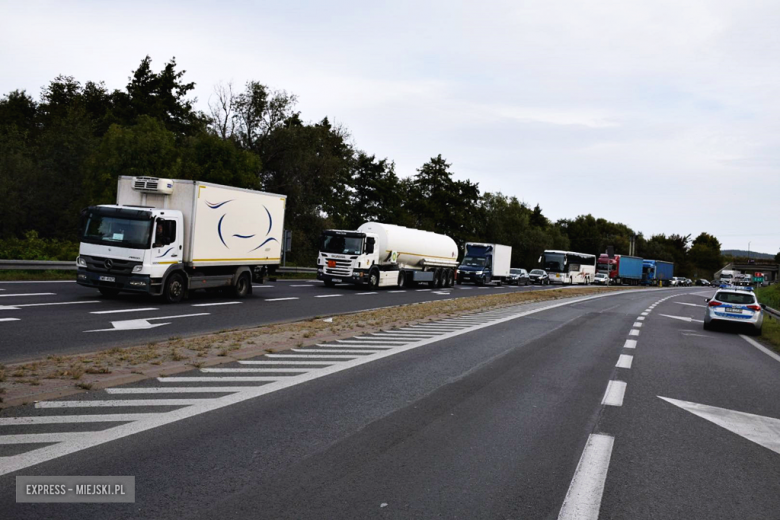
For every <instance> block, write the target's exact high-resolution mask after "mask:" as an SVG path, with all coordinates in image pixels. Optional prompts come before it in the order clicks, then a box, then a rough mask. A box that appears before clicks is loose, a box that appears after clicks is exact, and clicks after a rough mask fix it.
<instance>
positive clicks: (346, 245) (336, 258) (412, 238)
mask: <svg viewBox="0 0 780 520" xmlns="http://www.w3.org/2000/svg"><path fill="white" fill-rule="evenodd" d="M457 266H458V246H457V244H456V243H455V241H454V240H453V239H451V238H450V237H448V236H446V235H440V234H438V233H432V232H430V231H421V230H419V229H411V228H407V227H403V226H394V225H392V224H381V223H379V222H366V223H365V224H363V225H362V226H360V227H359V228H358V229H357V230H356V231H344V230H339V229H329V230H327V231H324V232H323V233H322V236H321V237H320V247H319V255H318V257H317V278H318V279H319V280H322V281H323V282H325V285H326V286H328V287H332V286H333V285H335V284H337V283H352V284H356V285H367V286H368V287H370V288H372V289H375V288H377V287H390V286H400V287H412V286H414V285H416V284H418V283H426V284H427V285H428V286H429V287H450V286H451V285H452V284H453V281H454V279H455V268H456V267H457Z"/></svg>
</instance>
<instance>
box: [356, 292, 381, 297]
mask: <svg viewBox="0 0 780 520" xmlns="http://www.w3.org/2000/svg"><path fill="white" fill-rule="evenodd" d="M369 294H379V293H378V292H359V293H356V294H355V296H367V295H369Z"/></svg>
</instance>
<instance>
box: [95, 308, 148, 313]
mask: <svg viewBox="0 0 780 520" xmlns="http://www.w3.org/2000/svg"><path fill="white" fill-rule="evenodd" d="M159 310H160V309H158V308H156V307H142V308H140V309H117V310H113V311H92V312H90V314H119V313H120V312H145V311H159Z"/></svg>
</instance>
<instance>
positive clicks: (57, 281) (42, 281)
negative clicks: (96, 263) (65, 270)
mask: <svg viewBox="0 0 780 520" xmlns="http://www.w3.org/2000/svg"><path fill="white" fill-rule="evenodd" d="M0 283H2V284H6V283H76V280H18V281H13V282H0ZM3 290H5V289H3Z"/></svg>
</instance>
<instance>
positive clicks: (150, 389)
mask: <svg viewBox="0 0 780 520" xmlns="http://www.w3.org/2000/svg"><path fill="white" fill-rule="evenodd" d="M244 390H246V387H245V386H166V387H160V386H144V387H140V388H106V393H108V394H208V393H220V394H221V393H225V392H243V391H244Z"/></svg>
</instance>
